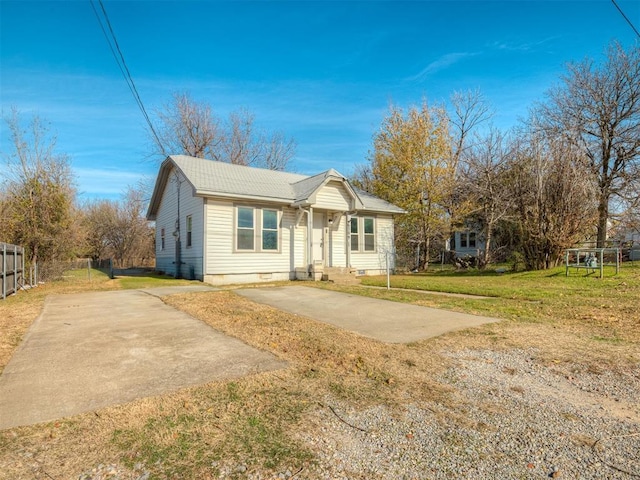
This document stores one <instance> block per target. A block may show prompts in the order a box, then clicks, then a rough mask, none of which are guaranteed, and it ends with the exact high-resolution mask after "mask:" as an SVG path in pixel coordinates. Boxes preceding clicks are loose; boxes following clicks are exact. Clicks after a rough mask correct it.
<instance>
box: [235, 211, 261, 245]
mask: <svg viewBox="0 0 640 480" xmlns="http://www.w3.org/2000/svg"><path fill="white" fill-rule="evenodd" d="M241 208H246V209H250V210H251V213H252V224H253V227H252V228H249V227H241V226H240V222H239V220H238V218H239V213H240V209H241ZM233 213H234V215H233V251H234V252H238V253H250V252H255V251H256V208H255V207H252V206H249V205H234V207H233ZM239 230H253V248H238V239H239V235H238V232H239Z"/></svg>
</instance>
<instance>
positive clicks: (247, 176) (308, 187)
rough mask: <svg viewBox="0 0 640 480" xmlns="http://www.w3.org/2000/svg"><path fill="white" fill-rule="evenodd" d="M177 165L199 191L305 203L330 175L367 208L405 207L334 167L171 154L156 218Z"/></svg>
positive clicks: (155, 203) (153, 206) (161, 176)
mask: <svg viewBox="0 0 640 480" xmlns="http://www.w3.org/2000/svg"><path fill="white" fill-rule="evenodd" d="M173 167H176V168H177V169H178V170H180V172H182V174H183V175H184V177H185V178H186V180H187V181H188V182H189V183H190V184H191V186H192V188H193V190H194V194H195V195H202V196H222V197H232V198H251V199H257V200H263V201H266V200H268V201H275V202H282V203H286V204H293V203H304V201H305V200H307V199H308V198H309V197H310V196H312V195H313V194H314V192H316V191H317V190H318V188H320V187H321V186H322V185H323V184H324V183H325V182H326V181H327V180H328V179H336V180H339V181H343V182H345V184H346V185H347V188H351V189H352V191H353V192H354V194H355V195H356V196H357V197H358V200H359V202H357V203H358V204H360V203H361V204H362V205H363V207H364V210H365V211H372V212H388V213H402V212H403V210H402V209H400V208H399V207H396V206H395V205H392V204H391V203H388V202H386V201H384V200H382V199H381V198H378V197H375V196H373V195H371V194H369V193H366V192H363V191H362V190H357V189H355V188H353V187H352V186H351V184H350V183H349V182H348V180H347V179H346V178H345V177H344V176H343V175H341V174H340V173H339V172H337V171H336V170H334V169H329V170H327V171H325V172H321V173H319V174H317V175H313V176H311V177H310V176H307V175H300V174H297V173H289V172H280V171H276V170H267V169H263V168H254V167H246V166H243V165H232V164H230V163H224V162H217V161H214V160H207V159H203V158H195V157H190V156H187V155H171V156H169V157H167V159H166V160H165V161H164V162H163V163H162V165H161V167H160V172H159V173H158V178H157V180H156V186H155V189H154V192H153V196H152V198H151V202H150V204H149V211H148V214H147V217H148V218H149V219H151V220H153V219H155V215H156V213H157V209H158V207H159V206H160V199H161V196H162V193H163V191H164V189H165V186H166V183H167V179H168V176H169V173H170V172H171V170H172V168H173Z"/></svg>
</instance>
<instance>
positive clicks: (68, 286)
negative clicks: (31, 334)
mask: <svg viewBox="0 0 640 480" xmlns="http://www.w3.org/2000/svg"><path fill="white" fill-rule="evenodd" d="M118 288H120V286H119V283H118V281H117V280H109V278H107V277H106V276H104V275H98V274H97V273H96V274H94V277H93V279H92V280H91V281H89V280H85V279H84V278H68V279H65V280H62V281H57V282H52V283H48V284H42V285H40V286H38V287H36V288H32V289H30V290H26V291H21V292H19V293H18V294H17V295H12V296H10V297H7V298H6V299H5V300H1V301H0V374H1V373H2V370H3V369H4V367H5V366H6V365H7V363H9V360H10V359H11V356H12V355H13V352H14V351H15V349H16V348H17V347H18V345H19V344H20V342H21V341H22V338H23V337H24V335H25V333H26V332H27V330H28V329H29V327H30V326H31V324H32V323H33V322H34V321H35V319H36V318H37V317H38V315H40V312H42V308H43V306H44V302H45V298H46V296H47V295H53V294H62V293H76V292H83V291H91V290H113V289H118Z"/></svg>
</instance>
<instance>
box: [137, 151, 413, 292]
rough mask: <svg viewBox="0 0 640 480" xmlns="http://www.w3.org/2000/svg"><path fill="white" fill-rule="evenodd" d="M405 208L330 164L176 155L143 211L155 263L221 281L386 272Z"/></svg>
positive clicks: (178, 272)
mask: <svg viewBox="0 0 640 480" xmlns="http://www.w3.org/2000/svg"><path fill="white" fill-rule="evenodd" d="M401 213H403V210H402V209H400V208H399V207H397V206H395V205H392V204H390V203H388V202H386V201H384V200H382V199H380V198H378V197H375V196H373V195H371V194H368V193H365V192H363V191H361V190H359V189H357V188H354V187H353V186H352V185H351V184H350V183H349V181H348V180H347V179H346V178H345V177H344V176H342V175H341V174H340V173H338V172H336V171H335V170H333V169H331V170H327V171H326V172H322V173H319V174H318V175H314V176H311V177H310V176H307V175H300V174H296V173H288V172H280V171H273V170H266V169H260V168H253V167H246V166H242V165H232V164H228V163H223V162H217V161H213V160H207V159H202V158H195V157H189V156H185V155H172V156H169V157H167V159H166V160H165V161H164V162H163V163H162V165H161V166H160V171H159V173H158V177H157V179H156V184H155V188H154V191H153V195H152V197H151V201H150V204H149V210H148V212H147V218H148V219H149V220H152V221H155V223H156V269H157V270H159V271H163V272H165V273H168V274H170V275H173V276H177V277H185V278H195V279H199V280H203V281H205V282H207V283H211V284H214V285H215V284H228V283H243V282H259V281H269V280H293V279H310V280H319V279H326V278H327V277H330V276H331V274H333V273H335V274H345V273H346V274H349V273H351V274H356V275H375V274H381V273H384V272H385V271H386V269H387V268H390V269H394V263H393V262H394V257H393V255H392V254H391V253H392V252H393V251H394V243H393V238H394V231H393V226H394V225H393V218H394V215H397V214H401ZM388 254H389V255H388ZM387 265H388V267H387Z"/></svg>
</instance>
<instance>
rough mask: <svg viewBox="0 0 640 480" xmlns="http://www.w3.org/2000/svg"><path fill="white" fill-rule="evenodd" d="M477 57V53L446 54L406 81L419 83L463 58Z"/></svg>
mask: <svg viewBox="0 0 640 480" xmlns="http://www.w3.org/2000/svg"><path fill="white" fill-rule="evenodd" d="M475 55H478V54H477V53H472V52H455V53H447V54H446V55H443V56H441V57H440V58H438V59H437V60H435V61H433V62H431V63H430V64H429V65H427V66H426V67H425V68H423V69H422V70H421V71H420V72H419V73H417V74H416V75H412V76H410V77H407V79H406V80H407V81H409V82H421V81H423V80H426V79H427V78H428V77H430V76H431V75H433V74H434V73H438V72H440V71H442V70H445V69H447V68H449V67H451V66H452V65H455V64H456V63H458V62H460V61H462V60H464V59H465V58H469V57H473V56H475Z"/></svg>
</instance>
